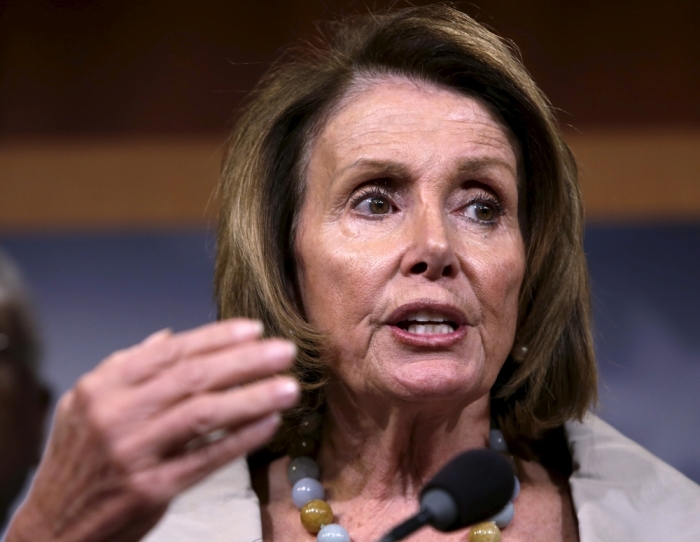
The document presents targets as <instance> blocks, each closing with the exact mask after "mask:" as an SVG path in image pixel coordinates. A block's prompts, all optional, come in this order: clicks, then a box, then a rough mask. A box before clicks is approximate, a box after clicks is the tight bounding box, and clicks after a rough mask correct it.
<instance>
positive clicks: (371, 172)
mask: <svg viewBox="0 0 700 542" xmlns="http://www.w3.org/2000/svg"><path fill="white" fill-rule="evenodd" d="M517 175H518V151H517V147H516V146H515V145H514V143H513V140H512V138H511V137H510V136H509V134H508V132H507V130H506V129H504V127H503V126H502V125H501V123H500V122H499V121H498V120H496V118H494V116H493V115H492V114H491V113H490V112H489V110H488V109H487V108H485V107H484V106H483V105H482V104H481V103H480V102H479V101H478V100H475V99H472V98H468V97H465V96H463V95H460V94H457V93H456V92H453V91H450V90H445V89H442V88H439V87H436V86H432V85H430V84H426V83H417V82H413V81H410V80H407V79H403V78H399V77H385V78H381V79H377V80H374V81H372V82H369V83H368V84H367V85H366V86H365V87H364V88H363V89H362V90H358V91H356V92H355V93H353V94H352V95H351V96H349V97H347V98H346V99H345V100H344V101H343V102H342V103H341V105H340V106H339V107H338V108H337V109H336V110H335V112H334V113H333V114H332V115H331V117H330V118H329V120H328V121H327V123H326V125H325V127H324V128H323V129H322V130H321V131H320V133H319V135H318V137H317V138H316V139H315V141H314V142H313V145H312V146H311V149H310V155H309V162H308V166H307V171H306V192H305V197H304V202H303V205H302V209H301V214H300V222H299V229H298V233H297V237H296V243H295V252H296V256H297V262H298V263H297V266H298V268H297V271H298V277H299V286H300V292H301V297H302V302H303V306H304V310H305V312H306V315H307V317H308V319H309V321H310V322H311V323H312V324H314V325H315V326H317V327H318V328H320V329H321V330H322V331H324V332H326V333H327V334H328V335H329V337H330V341H331V348H332V353H333V356H332V357H333V359H332V361H331V363H332V367H331V370H332V371H333V373H334V374H335V375H336V376H337V377H338V378H339V379H340V380H341V381H342V382H343V383H344V384H345V385H346V386H348V387H349V388H350V389H351V390H352V391H353V392H357V393H363V392H365V393H366V392H370V393H379V394H382V395H384V396H391V397H394V398H400V399H403V400H412V401H415V400H430V399H437V398H441V399H449V400H454V399H459V400H474V399H477V398H478V397H481V396H483V395H484V394H486V393H488V391H489V389H490V388H491V386H492V385H493V383H494V381H495V379H496V376H497V375H498V372H499V370H500V369H501V366H502V365H503V362H504V360H505V359H506V357H507V355H508V353H509V351H510V349H511V347H512V344H513V338H514V335H515V327H516V320H517V308H518V294H519V291H520V285H521V283H522V280H523V274H524V271H525V257H524V245H523V238H522V235H521V231H520V228H519V225H518V189H517Z"/></svg>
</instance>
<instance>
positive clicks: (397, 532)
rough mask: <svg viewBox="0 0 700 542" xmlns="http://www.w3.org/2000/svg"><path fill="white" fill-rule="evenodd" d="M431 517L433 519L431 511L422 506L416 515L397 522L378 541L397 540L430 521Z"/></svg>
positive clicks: (390, 541)
mask: <svg viewBox="0 0 700 542" xmlns="http://www.w3.org/2000/svg"><path fill="white" fill-rule="evenodd" d="M431 519H433V514H432V513H431V511H430V510H426V509H425V508H423V509H421V511H420V512H418V513H417V514H416V515H414V516H411V517H410V518H408V519H407V520H406V521H404V522H403V523H399V524H398V525H397V526H396V527H394V528H393V529H392V530H391V531H389V532H388V533H386V534H385V535H384V536H383V537H382V538H381V539H380V540H379V542H396V541H397V540H403V539H404V538H406V537H407V536H408V535H409V534H411V533H413V532H415V531H417V530H418V529H420V528H421V527H424V526H425V525H427V524H428V523H430V520H431Z"/></svg>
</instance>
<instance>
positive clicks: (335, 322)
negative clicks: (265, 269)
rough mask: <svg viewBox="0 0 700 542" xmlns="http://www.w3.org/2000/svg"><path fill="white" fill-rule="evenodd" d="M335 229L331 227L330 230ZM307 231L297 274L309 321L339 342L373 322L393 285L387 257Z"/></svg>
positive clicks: (371, 248) (333, 236)
mask: <svg viewBox="0 0 700 542" xmlns="http://www.w3.org/2000/svg"><path fill="white" fill-rule="evenodd" d="M329 229H330V228H329ZM308 233H309V230H302V231H301V232H300V235H299V238H298V239H299V242H298V243H297V245H296V253H297V262H298V263H297V273H298V277H299V284H300V289H301V296H302V302H303V304H304V309H305V312H306V316H307V318H308V320H309V322H310V323H311V324H313V325H315V326H317V327H318V328H319V329H321V330H323V331H326V332H334V331H337V330H338V329H341V328H342V330H343V331H342V333H340V334H336V333H333V337H334V339H336V338H340V339H342V337H343V336H344V335H346V334H349V333H353V331H356V330H357V326H358V325H360V324H362V323H367V322H368V320H369V321H371V319H372V311H373V307H375V305H376V302H377V299H378V298H379V296H380V293H381V291H382V288H383V285H385V284H386V283H387V282H388V279H389V276H390V273H389V272H388V269H387V265H386V263H387V257H386V254H384V258H382V257H380V255H381V254H383V251H382V249H381V247H378V246H373V245H375V244H374V243H370V244H367V243H360V242H352V240H348V239H347V238H345V237H344V236H343V235H339V234H337V233H334V232H329V231H324V230H320V231H319V230H316V231H314V232H313V234H311V235H308Z"/></svg>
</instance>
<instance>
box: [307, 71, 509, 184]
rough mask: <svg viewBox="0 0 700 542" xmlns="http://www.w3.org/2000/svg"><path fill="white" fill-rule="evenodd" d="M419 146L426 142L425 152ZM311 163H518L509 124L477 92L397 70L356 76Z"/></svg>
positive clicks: (314, 149)
mask: <svg viewBox="0 0 700 542" xmlns="http://www.w3.org/2000/svg"><path fill="white" fill-rule="evenodd" d="M416 149H420V151H421V152H420V153H419V155H417V154H416ZM309 150H310V156H309V162H308V164H309V166H310V169H315V170H317V169H318V168H319V167H323V168H324V169H328V168H331V169H334V170H337V169H342V168H344V167H350V166H351V165H352V164H353V163H354V162H355V161H357V160H366V161H372V160H387V159H391V160H397V159H399V160H408V161H411V162H414V165H416V166H417V165H418V164H417V161H419V160H423V161H424V162H425V164H424V165H425V166H426V167H427V166H428V165H429V164H433V165H435V164H437V163H445V162H449V161H450V160H461V159H464V158H473V159H474V158H475V159H479V158H483V159H486V160H489V159H496V160H498V161H501V162H504V163H506V164H509V165H510V166H512V169H513V171H515V170H517V144H516V142H515V139H514V137H513V136H512V135H511V133H510V131H509V130H508V129H507V128H506V127H505V126H504V125H503V123H502V122H500V120H499V119H498V118H497V117H496V116H495V115H494V114H493V113H492V112H491V111H490V109H489V107H488V106H486V105H485V104H484V103H483V102H482V101H481V100H479V99H478V98H474V97H470V96H467V95H464V94H461V93H459V92H457V91H455V90H452V89H447V88H443V87H440V86H437V85H434V84H431V83H427V82H421V81H414V80H410V79H407V78H403V77H399V76H382V77H374V78H366V79H363V80H360V81H358V82H356V83H355V84H354V86H353V87H352V88H351V89H350V91H349V92H347V93H346V95H345V96H344V97H343V98H342V99H341V100H340V102H339V103H338V104H337V105H336V106H335V107H334V109H333V110H332V111H331V113H330V114H329V116H328V118H327V121H326V122H325V124H324V126H323V127H322V128H321V130H320V131H319V132H318V135H317V137H316V138H315V140H314V141H313V143H312V145H311V148H310V149H309Z"/></svg>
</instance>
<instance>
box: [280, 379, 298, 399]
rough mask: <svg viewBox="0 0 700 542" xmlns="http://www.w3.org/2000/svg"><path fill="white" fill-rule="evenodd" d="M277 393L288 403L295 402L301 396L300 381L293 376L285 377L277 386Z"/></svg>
mask: <svg viewBox="0 0 700 542" xmlns="http://www.w3.org/2000/svg"><path fill="white" fill-rule="evenodd" d="M275 395H277V397H279V398H280V399H283V400H284V402H285V403H286V404H289V405H291V404H294V403H295V402H296V401H297V399H298V397H299V383H298V382H297V381H296V380H294V379H292V378H284V379H282V381H281V382H279V383H278V384H277V386H276V387H275Z"/></svg>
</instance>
